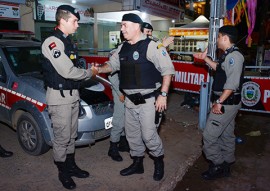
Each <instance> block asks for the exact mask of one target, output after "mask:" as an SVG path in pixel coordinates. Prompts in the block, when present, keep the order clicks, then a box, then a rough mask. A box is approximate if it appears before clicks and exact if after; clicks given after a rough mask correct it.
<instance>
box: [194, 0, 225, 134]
mask: <svg viewBox="0 0 270 191" xmlns="http://www.w3.org/2000/svg"><path fill="white" fill-rule="evenodd" d="M225 7H226V0H215V1H211V7H210V24H209V37H208V51H207V56H209V57H211V58H212V60H213V61H216V60H217V59H216V50H217V37H218V30H219V28H220V26H221V24H222V19H223V18H224V15H225ZM210 72H211V69H210V68H209V71H208V74H209V73H210ZM212 82H213V77H211V76H210V75H209V83H202V84H201V90H200V111H199V128H200V129H201V130H203V129H204V128H205V125H206V120H207V113H208V111H209V109H210V95H211V87H212Z"/></svg>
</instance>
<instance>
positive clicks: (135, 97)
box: [125, 90, 159, 105]
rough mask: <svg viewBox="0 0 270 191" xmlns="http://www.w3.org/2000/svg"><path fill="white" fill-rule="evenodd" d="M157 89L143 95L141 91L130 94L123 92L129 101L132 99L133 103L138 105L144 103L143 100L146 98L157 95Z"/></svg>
mask: <svg viewBox="0 0 270 191" xmlns="http://www.w3.org/2000/svg"><path fill="white" fill-rule="evenodd" d="M158 91H159V90H155V91H153V92H151V93H149V94H145V95H142V94H141V93H135V94H130V95H127V94H125V96H126V97H128V99H130V101H132V102H133V103H134V104H135V105H139V104H144V103H146V102H145V100H146V99H149V98H151V97H157V95H158Z"/></svg>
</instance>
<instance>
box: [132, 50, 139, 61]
mask: <svg viewBox="0 0 270 191" xmlns="http://www.w3.org/2000/svg"><path fill="white" fill-rule="evenodd" d="M139 57H140V55H139V52H137V51H135V52H134V53H133V59H134V60H138V59H139Z"/></svg>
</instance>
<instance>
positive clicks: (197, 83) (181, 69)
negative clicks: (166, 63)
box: [171, 61, 209, 93]
mask: <svg viewBox="0 0 270 191" xmlns="http://www.w3.org/2000/svg"><path fill="white" fill-rule="evenodd" d="M173 65H174V68H175V76H174V77H173V79H172V83H171V86H172V88H173V89H175V90H180V91H188V92H195V93H199V92H200V88H201V84H202V82H208V81H209V75H208V67H207V66H206V65H195V64H192V63H190V62H177V61H173Z"/></svg>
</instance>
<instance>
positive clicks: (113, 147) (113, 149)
mask: <svg viewBox="0 0 270 191" xmlns="http://www.w3.org/2000/svg"><path fill="white" fill-rule="evenodd" d="M108 155H109V156H110V157H111V158H112V159H113V160H114V161H118V162H120V161H122V160H123V158H122V157H121V155H120V154H119V151H118V147H117V143H113V142H110V148H109V151H108Z"/></svg>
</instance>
